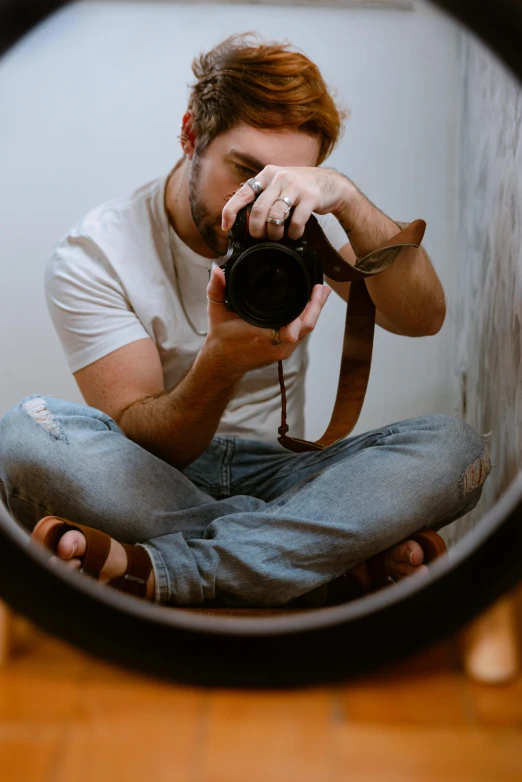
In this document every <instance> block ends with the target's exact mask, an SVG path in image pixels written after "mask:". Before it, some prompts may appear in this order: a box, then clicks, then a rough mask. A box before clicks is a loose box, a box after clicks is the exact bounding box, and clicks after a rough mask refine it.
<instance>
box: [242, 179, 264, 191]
mask: <svg viewBox="0 0 522 782" xmlns="http://www.w3.org/2000/svg"><path fill="white" fill-rule="evenodd" d="M246 184H247V185H250V187H251V188H252V190H253V191H254V193H255V194H256V195H259V193H262V192H263V185H262V184H261V182H258V181H257V179H255V177H251V178H250V179H247V181H246Z"/></svg>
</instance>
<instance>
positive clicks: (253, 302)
mask: <svg viewBox="0 0 522 782" xmlns="http://www.w3.org/2000/svg"><path fill="white" fill-rule="evenodd" d="M251 209H252V204H248V205H247V206H246V207H244V208H243V209H241V211H240V212H238V214H237V217H236V220H235V222H234V225H233V226H232V228H231V229H230V231H229V233H228V252H227V254H226V255H225V257H224V260H223V262H222V264H221V268H222V269H223V271H224V273H225V281H226V290H225V300H226V303H227V305H228V307H229V308H230V309H231V310H233V311H234V312H237V314H238V315H240V316H241V317H242V318H243V320H246V321H247V322H248V323H251V324H252V325H254V326H261V327H262V328H272V329H277V328H280V327H281V326H286V324H287V323H291V322H292V321H293V320H295V318H297V317H298V316H299V315H300V314H301V312H302V311H303V310H304V308H305V307H306V305H307V303H308V301H309V299H310V296H311V295H312V290H313V287H314V285H317V284H318V283H319V284H322V283H323V268H322V265H321V263H320V262H319V260H318V259H317V257H316V253H315V251H314V250H312V249H311V247H310V246H309V243H308V241H307V238H306V229H305V232H304V234H303V236H302V237H300V238H299V239H290V238H289V237H288V236H286V235H285V236H283V238H282V239H280V240H278V241H270V240H267V239H255V238H253V237H252V236H250V234H249V231H248V223H249V218H250V211H251Z"/></svg>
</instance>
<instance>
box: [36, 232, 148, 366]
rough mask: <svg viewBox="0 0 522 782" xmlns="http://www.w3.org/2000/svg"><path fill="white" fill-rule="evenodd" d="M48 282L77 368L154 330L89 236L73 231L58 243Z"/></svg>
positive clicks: (51, 304)
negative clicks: (146, 324) (144, 321)
mask: <svg viewBox="0 0 522 782" xmlns="http://www.w3.org/2000/svg"><path fill="white" fill-rule="evenodd" d="M44 288H45V296H46V302H47V308H48V310H49V314H50V316H51V320H52V322H53V324H54V327H55V329H56V332H57V334H58V337H59V339H60V341H61V343H62V348H63V350H64V353H65V357H66V359H67V363H68V365H69V368H70V370H71V372H77V371H78V370H79V369H83V367H86V366H87V365H88V364H92V363H93V362H94V361H98V359H100V358H103V356H106V355H108V354H109V353H112V352H113V351H114V350H117V349H118V348H121V347H123V346H124V345H127V344H129V343H130V342H135V341H136V340H139V339H143V338H145V337H149V336H150V335H149V334H148V333H147V331H146V330H145V328H144V326H143V324H142V323H141V321H140V320H139V318H138V317H137V315H136V313H135V312H134V310H133V309H132V306H131V304H130V302H129V300H128V298H127V296H126V294H125V290H124V287H123V285H122V283H121V281H120V280H119V278H118V275H117V274H116V272H115V271H114V269H113V268H112V266H111V264H110V262H109V260H108V258H107V257H106V255H105V253H104V252H103V250H102V249H101V248H100V247H99V245H98V244H97V243H96V242H95V241H94V240H93V239H92V238H90V237H88V236H75V235H71V236H67V237H66V238H65V239H63V240H62V241H61V242H60V243H59V244H58V246H57V247H56V248H55V250H54V252H53V255H52V256H51V258H50V259H49V261H48V263H47V266H46V269H45V276H44Z"/></svg>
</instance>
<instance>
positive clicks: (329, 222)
mask: <svg viewBox="0 0 522 782" xmlns="http://www.w3.org/2000/svg"><path fill="white" fill-rule="evenodd" d="M315 217H316V218H317V221H318V223H319V225H320V226H321V228H322V229H323V231H324V233H325V234H326V238H327V239H328V241H329V242H330V244H331V245H332V246H333V248H334V250H337V252H339V250H340V249H341V247H344V246H345V245H346V244H349V242H350V240H349V239H348V236H347V234H346V231H345V230H344V228H343V227H342V225H341V223H340V222H339V220H338V219H337V218H336V217H334V215H332V214H326V215H318V214H316V215H315Z"/></svg>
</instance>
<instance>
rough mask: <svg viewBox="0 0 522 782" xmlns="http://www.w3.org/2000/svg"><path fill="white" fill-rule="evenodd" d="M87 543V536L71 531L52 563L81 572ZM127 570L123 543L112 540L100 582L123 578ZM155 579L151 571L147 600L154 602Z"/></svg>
mask: <svg viewBox="0 0 522 782" xmlns="http://www.w3.org/2000/svg"><path fill="white" fill-rule="evenodd" d="M85 548H86V542H85V535H83V534H82V533H81V532H79V531H78V530H69V532H66V533H65V534H64V535H62V537H61V538H60V540H59V541H58V546H57V547H56V554H57V556H53V557H51V560H50V561H51V562H63V563H65V565H66V566H67V567H68V568H69V569H70V570H80V568H81V566H82V561H81V559H80V557H83V555H84V554H85ZM126 570H127V553H126V551H125V549H124V548H123V546H122V545H121V543H118V541H117V540H114V538H111V548H110V551H109V556H108V557H107V562H106V563H105V565H104V566H103V568H102V570H101V573H100V577H99V579H98V580H99V581H100V582H101V583H102V584H105V583H107V581H110V580H111V579H112V578H115V577H116V576H121V575H123V574H124V573H125V571H126ZM154 594H155V579H154V570H151V571H150V576H149V578H148V580H147V592H146V595H145V598H146V599H147V600H154Z"/></svg>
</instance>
